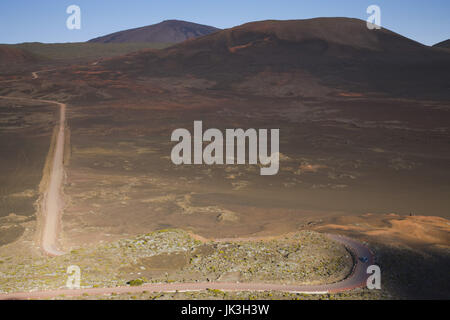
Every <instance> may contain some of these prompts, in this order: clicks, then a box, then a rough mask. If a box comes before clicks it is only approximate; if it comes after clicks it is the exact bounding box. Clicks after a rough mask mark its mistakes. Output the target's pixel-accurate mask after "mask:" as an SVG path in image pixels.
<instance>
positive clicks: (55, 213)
mask: <svg viewBox="0 0 450 320" xmlns="http://www.w3.org/2000/svg"><path fill="white" fill-rule="evenodd" d="M0 98H2V99H10V100H18V101H28V102H40V103H48V104H55V105H57V106H59V110H60V113H59V122H58V124H57V136H56V139H55V142H56V144H55V146H54V148H53V150H54V152H53V158H52V163H51V169H50V176H49V183H48V185H47V190H46V191H45V193H44V195H43V197H42V204H41V210H42V211H41V213H42V215H43V217H44V223H43V229H42V238H41V247H42V250H43V251H44V252H45V253H46V254H48V255H51V256H57V255H61V254H63V252H62V251H59V250H58V249H57V240H58V230H59V225H60V218H61V211H62V207H63V202H62V196H61V188H62V184H63V178H64V142H65V122H66V104H64V103H60V102H57V101H52V100H39V99H28V98H19V97H5V96H0ZM50 150H52V148H51V149H50Z"/></svg>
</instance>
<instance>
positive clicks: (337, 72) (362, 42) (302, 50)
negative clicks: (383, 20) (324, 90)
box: [105, 18, 450, 97]
mask: <svg viewBox="0 0 450 320" xmlns="http://www.w3.org/2000/svg"><path fill="white" fill-rule="evenodd" d="M105 66H106V67H107V68H111V69H114V70H122V71H124V72H126V73H127V74H130V75H136V76H170V75H174V76H176V75H180V74H187V73H188V74H193V75H196V76H198V77H202V78H207V79H210V80H214V81H216V82H217V83H218V85H219V86H225V87H227V86H229V85H230V84H231V83H235V82H237V81H243V80H244V79H245V78H247V77H249V76H254V75H255V74H258V73H261V72H267V71H269V72H276V73H280V72H282V73H296V72H299V71H301V72H305V71H306V72H308V73H309V74H311V75H313V76H314V77H316V78H317V79H319V80H320V82H321V83H322V84H325V85H326V86H330V87H334V88H336V87H343V88H347V89H351V90H359V91H377V92H385V93H388V94H394V95H403V96H404V95H417V94H419V95H423V96H429V97H431V96H436V95H442V94H444V95H445V92H446V91H447V90H446V88H447V84H448V83H450V55H449V54H447V52H444V51H442V50H439V49H435V48H430V47H427V46H424V45H422V44H420V43H418V42H415V41H413V40H410V39H408V38H405V37H403V36H401V35H398V34H396V33H394V32H391V31H389V30H386V29H381V30H368V29H367V27H366V22H365V21H362V20H358V19H348V18H317V19H310V20H288V21H273V20H270V21H259V22H252V23H247V24H244V25H241V26H238V27H235V28H231V29H226V30H223V31H219V32H216V33H214V34H211V35H208V36H205V37H202V38H199V39H193V40H190V41H186V42H183V43H180V44H177V45H174V46H171V47H169V48H166V49H164V50H161V51H147V52H139V53H134V54H130V55H128V56H124V57H120V58H117V59H114V60H111V61H110V62H106V64H105Z"/></svg>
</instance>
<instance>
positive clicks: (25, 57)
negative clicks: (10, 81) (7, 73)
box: [0, 45, 40, 66]
mask: <svg viewBox="0 0 450 320" xmlns="http://www.w3.org/2000/svg"><path fill="white" fill-rule="evenodd" d="M39 61H40V58H39V57H38V56H36V55H34V54H32V53H31V52H28V51H26V50H22V49H18V48H14V47H12V46H7V45H0V65H1V66H11V65H23V64H31V63H36V62H39Z"/></svg>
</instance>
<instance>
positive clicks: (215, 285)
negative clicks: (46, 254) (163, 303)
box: [0, 235, 374, 300]
mask: <svg viewBox="0 0 450 320" xmlns="http://www.w3.org/2000/svg"><path fill="white" fill-rule="evenodd" d="M328 236H329V237H330V238H331V239H333V240H336V241H338V242H340V243H342V244H343V245H344V246H345V247H346V248H347V249H348V250H350V251H351V252H352V255H353V256H354V257H355V259H354V267H353V270H352V272H351V274H350V275H349V276H348V277H347V278H346V279H344V280H342V281H340V282H336V283H332V284H323V285H300V284H298V285H296V284H289V285H283V284H270V283H242V282H191V283H157V284H155V283H148V284H144V285H142V286H138V287H131V286H121V287H114V288H81V289H58V290H52V291H32V292H19V293H7V294H0V300H10V299H49V298H54V297H58V296H62V295H64V296H65V297H76V296H81V295H86V294H87V295H107V294H112V293H115V294H120V293H139V292H143V291H146V292H176V291H178V292H193V291H204V290H207V289H217V290H222V291H279V292H288V293H305V294H327V293H337V292H342V291H347V290H351V289H355V288H359V287H364V286H366V281H367V273H366V270H367V267H368V266H369V265H371V264H373V261H374V257H373V254H372V252H371V251H370V250H369V248H368V247H367V246H365V245H364V244H362V243H361V242H359V241H356V240H353V239H350V238H347V237H344V236H338V235H328ZM359 257H367V258H368V260H367V262H365V263H364V262H361V261H360V260H359V259H358V258H359Z"/></svg>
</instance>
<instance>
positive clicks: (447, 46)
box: [433, 39, 450, 49]
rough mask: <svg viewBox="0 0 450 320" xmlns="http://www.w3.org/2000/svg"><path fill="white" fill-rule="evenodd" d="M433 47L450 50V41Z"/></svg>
mask: <svg viewBox="0 0 450 320" xmlns="http://www.w3.org/2000/svg"><path fill="white" fill-rule="evenodd" d="M433 47H437V48H447V49H450V39H448V40H445V41H442V42H439V43H436V44H435V45H434V46H433Z"/></svg>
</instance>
